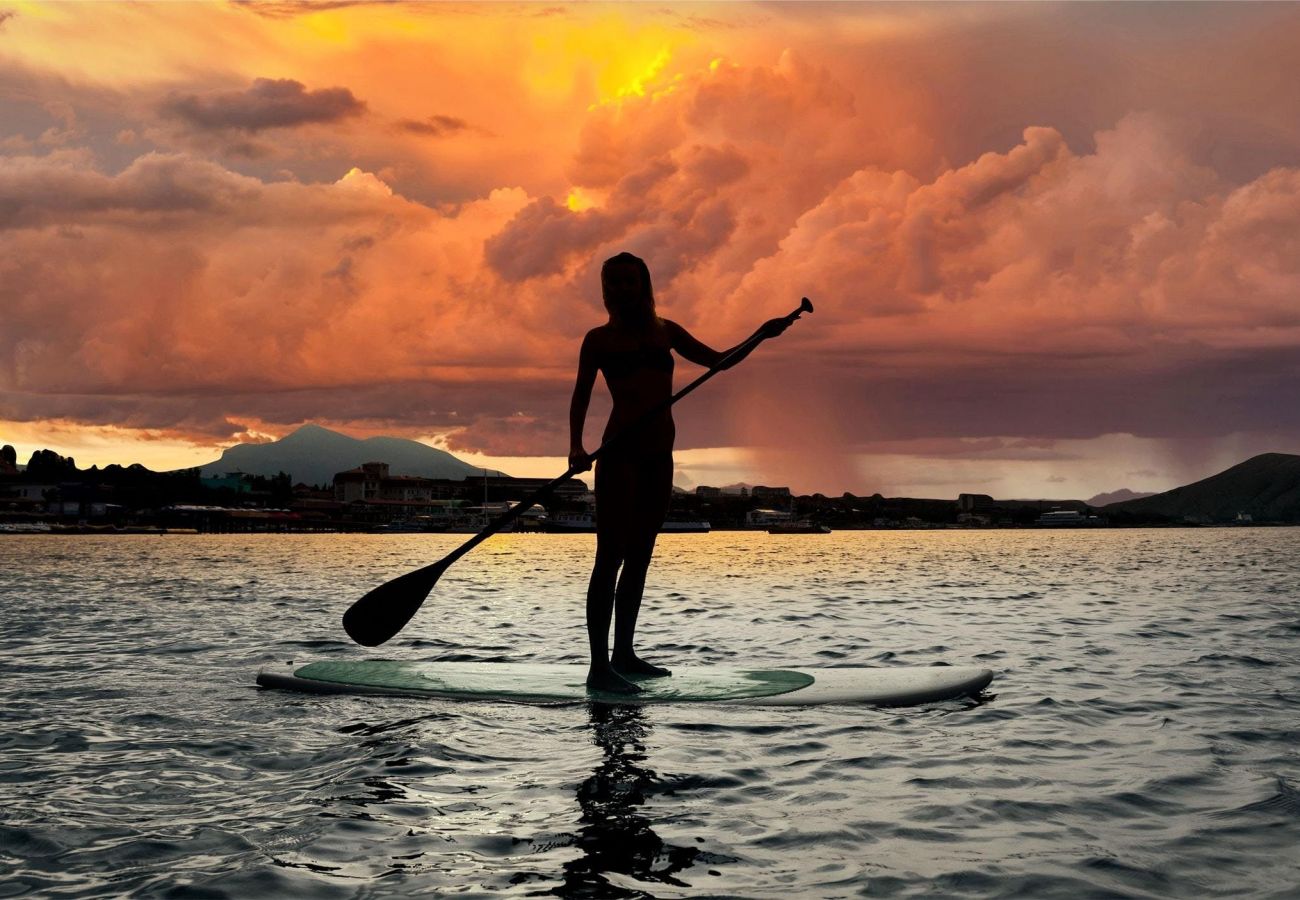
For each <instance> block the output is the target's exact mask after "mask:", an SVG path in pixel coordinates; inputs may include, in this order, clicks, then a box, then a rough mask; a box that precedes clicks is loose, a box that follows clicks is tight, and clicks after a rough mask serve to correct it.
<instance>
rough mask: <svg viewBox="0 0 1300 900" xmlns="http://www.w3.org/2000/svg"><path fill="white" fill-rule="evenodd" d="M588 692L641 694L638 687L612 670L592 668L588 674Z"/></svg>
mask: <svg viewBox="0 0 1300 900" xmlns="http://www.w3.org/2000/svg"><path fill="white" fill-rule="evenodd" d="M587 690H589V691H600V692H601V693H605V694H637V693H640V692H641V688H640V687H639V686H638V685H635V684H633V683H632V682H630V681H628V680H627V679H626V678H624V677H623V676H622V675H620V674H618V673H617V672H615V671H614V670H613V669H612V668H610V669H596V668H592V669H591V670H589V671H588V672H587Z"/></svg>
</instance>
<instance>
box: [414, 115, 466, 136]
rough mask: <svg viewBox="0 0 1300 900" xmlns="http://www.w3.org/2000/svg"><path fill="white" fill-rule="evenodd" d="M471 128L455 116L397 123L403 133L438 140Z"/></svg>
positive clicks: (440, 116)
mask: <svg viewBox="0 0 1300 900" xmlns="http://www.w3.org/2000/svg"><path fill="white" fill-rule="evenodd" d="M469 127H470V125H469V123H468V122H466V121H465V120H464V119H458V118H456V117H455V116H442V115H433V116H428V117H426V118H424V119H399V120H398V121H397V128H398V129H399V130H401V131H406V132H410V133H411V134H418V135H423V136H426V137H436V138H441V137H448V136H450V135H453V134H457V133H459V132H462V131H465V130H466V129H467V128H469Z"/></svg>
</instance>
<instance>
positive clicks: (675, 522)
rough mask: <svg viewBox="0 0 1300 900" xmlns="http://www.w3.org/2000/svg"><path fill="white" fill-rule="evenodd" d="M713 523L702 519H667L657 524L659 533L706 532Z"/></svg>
mask: <svg viewBox="0 0 1300 900" xmlns="http://www.w3.org/2000/svg"><path fill="white" fill-rule="evenodd" d="M712 530H713V525H712V524H711V523H709V522H705V521H704V520H703V519H669V520H667V521H666V522H664V524H663V525H661V526H659V533H660V534H708V533H709V532H710V531H712Z"/></svg>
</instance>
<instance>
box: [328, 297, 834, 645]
mask: <svg viewBox="0 0 1300 900" xmlns="http://www.w3.org/2000/svg"><path fill="white" fill-rule="evenodd" d="M812 311H813V305H812V303H810V302H809V300H808V298H807V297H804V298H803V300H802V302H801V303H800V304H799V308H798V309H796V310H795V311H794V312H792V313H790V314H789V315H787V316H784V317H783V318H784V319H785V320H786V321H787V322H788V323H793V322H794V321H795V319H798V318H799V317H800V316H801V315H803V314H804V313H806V312H812ZM764 340H766V338H765V336H764V335H763V334H762V332H761V330H760V331H758V332H755V333H754V335H753V336H752V337H750V338H749V339H748V340H746V341H745V342H744V343H742V344H739V345H737V346H736V347H735V348H734V349H732V350H731V352H730V353H728V354H727V355H726V356H724V357H723V358H722V359H720V360H718V362H717V363H716V364H715V365H714V366H713V367H712V368H710V369H709V370H708V371H707V372H705V373H704V374H703V375H701V376H700V377H699V378H696V379H695V380H694V381H692V382H691V383H690V384H688V385H686V387H684V388H682V389H681V390H680V391H678V392H677V393H675V394H673V395H672V396H671V397H669V398H668V399H667V400H665V401H664V402H662V403H659V404H657V405H656V406H655V407H654V408H653V409H651V410H649V411H648V412H646V414H645V415H643V416H642V417H641V418H639V419H637V420H636V421H635V422H633V423H632V424H631V425H629V426H628V427H627V428H625V429H624V430H623V431H620V432H619V433H618V434H616V435H614V436H613V437H612V438H610V439H609V440H607V441H605V443H603V444H601V445H600V447H598V448H597V449H596V450H595V452H593V453H592V454H591V455H590V456H589V457H588V460H589V461H591V462H595V460H596V458H597V457H598V456H600V455H601V454H602V453H604V452H605V451H606V450H608V449H609V448H610V447H612V446H614V445H616V444H618V443H620V442H621V441H624V440H626V439H627V438H628V437H629V436H630V435H632V434H634V433H636V431H637V430H638V429H639V428H641V427H642V426H644V425H645V424H646V423H647V422H649V421H650V420H651V419H652V418H654V417H655V416H656V415H658V414H659V413H661V412H663V411H664V410H665V409H667V408H668V407H670V406H672V405H673V404H674V403H676V402H677V401H678V400H680V399H682V398H683V397H685V396H686V395H687V394H689V393H690V392H691V391H693V390H695V389H696V388H697V387H699V386H700V385H702V384H704V382H706V381H708V380H709V379H710V378H712V377H713V376H714V375H716V374H718V372H720V371H722V370H723V369H725V368H726V367H727V364H728V361H729V360H731V359H732V358H733V357H735V356H738V355H739V354H740V353H741V351H742V350H748V349H752V348H753V347H755V346H756V345H758V344H760V343H762V342H763V341H764ZM580 471H586V469H585V468H583V469H579V468H578V467H577V466H569V468H568V470H567V471H566V472H565V473H564V474H563V475H561V476H559V477H558V478H554V479H552V480H551V481H549V482H547V483H546V484H544V485H542V487H540V488H538V489H537V490H536V491H535V492H534V493H533V495H532V496H531V497H529V498H528V499H527V500H524V501H523V502H522V503H519V504H518V505H517V506H514V507H512V508H511V509H508V510H506V511H505V512H504V513H502V514H501V515H499V516H497V517H496V518H495V519H494V520H493V521H492V522H490V523H488V525H487V526H486V527H485V528H484V529H483V530H482V531H480V532H479V533H478V534H476V535H474V537H472V538H470V539H469V540H468V541H466V542H465V543H463V544H461V545H460V546H459V547H457V548H456V549H455V550H453V551H452V552H451V553H448V554H447V555H446V556H444V557H443V558H442V559H440V560H438V561H437V562H436V563H433V564H432V565H428V566H425V567H424V568H422V569H416V570H415V571H413V572H407V573H406V574H405V575H402V576H400V577H398V578H394V579H393V580H392V581H388V582H385V583H384V584H381V585H380V586H379V587H377V588H375V589H374V590H373V591H371V592H370V593H368V594H366V595H365V596H364V597H362V598H361V599H360V600H358V601H357V602H356V603H353V604H352V605H351V606H350V607H348V611H347V612H345V613H344V614H343V628H344V630H345V631H347V633H348V636H349V637H351V638H352V640H354V641H356V642H357V643H358V644H362V645H364V646H366V647H377V646H378V645H380V644H382V643H383V642H384V641H386V640H388V639H389V638H391V637H392V636H393V635H395V634H397V632H399V631H401V630H402V629H403V628H404V627H406V623H407V622H409V621H411V617H412V616H413V615H415V613H416V611H417V610H418V609H419V608H420V606H421V605H422V604H423V603H424V600H425V598H426V597H428V596H429V592H430V591H431V590H433V586H434V585H435V584H437V582H438V579H439V578H440V577H441V576H442V573H443V572H445V571H447V569H448V567H450V566H451V564H452V563H454V562H455V561H456V560H458V559H460V558H461V557H462V556H464V555H465V554H466V553H468V552H469V551H471V550H473V549H474V548H475V547H477V546H478V545H479V544H481V543H483V542H484V541H486V540H487V539H488V538H489V537H491V536H492V535H494V534H496V533H497V532H498V531H500V530H501V529H502V528H504V527H505V526H507V525H509V524H510V523H511V522H513V521H514V520H515V519H517V518H518V517H519V516H520V514H522V513H523V512H524V511H525V510H528V509H531V508H532V506H533V504H535V503H537V502H538V501H539V500H541V499H542V498H543V497H545V496H546V495H547V494H549V493H550V492H551V491H553V490H555V488H556V487H558V486H559V485H560V484H561V483H562V482H564V481H566V480H568V479H569V478H572V477H573V476H574V475H576V474H577V473H578V472H580Z"/></svg>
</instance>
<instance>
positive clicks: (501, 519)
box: [425, 297, 813, 569]
mask: <svg viewBox="0 0 1300 900" xmlns="http://www.w3.org/2000/svg"><path fill="white" fill-rule="evenodd" d="M812 311H813V305H812V301H810V300H809V299H808V298H807V297H804V298H802V300H800V302H799V307H798V308H797V309H795V310H794V311H792V312H790V313H789V314H787V315H784V316H782V317H781V318H783V319H785V321H786V323H787V324H794V322H795V321H796V320H797V319H798V318H799V317H800V316H802V315H803V314H804V313H810V312H812ZM765 340H767V336H766V335H764V334H763V333H762V330H761V329H760V330H759V331H756V332H754V334H753V335H752V336H750V337H749V339H748V340H745V341H744V342H742V343H740V344H737V345H736V346H735V347H733V348H732V349H731V350H730V351H729V352H728V353H727V355H726V356H724V357H722V359H720V360H718V361H717V362H716V363H714V364H713V365H712V366H711V367H709V370H708V371H707V372H705V373H704V374H703V375H701V376H699V377H698V378H696V379H695V380H694V381H692V382H691V383H690V384H688V385H686V387H684V388H682V389H681V390H680V391H678V392H677V393H675V394H673V395H672V396H671V397H669V398H668V399H667V400H664V401H662V402H660V403H657V404H655V405H654V406H653V407H651V408H650V409H649V410H648V411H647V412H645V413H644V414H643V415H641V416H640V417H638V418H637V419H636V420H635V421H634V422H632V424H630V425H628V426H627V427H626V428H624V429H623V430H622V431H620V432H619V433H618V434H616V435H614V436H613V437H612V438H610V439H609V440H607V441H605V442H604V443H603V444H601V445H600V446H599V447H597V448H596V449H595V450H594V451H593V452H591V453H590V454H588V456H587V459H588V460H590V461H592V462H594V461H595V460H596V458H597V457H598V456H600V455H601V454H602V453H604V452H605V451H606V450H608V449H609V448H610V447H611V446H613V445H615V444H617V443H619V442H620V441H623V440H626V439H627V438H628V437H630V436H631V435H633V434H635V433H636V432H637V431H638V430H639V429H641V428H642V427H644V426H645V425H646V424H648V423H649V422H650V421H651V420H653V419H654V417H655V416H657V415H659V414H660V413H662V412H663V411H664V410H666V409H668V408H669V407H671V406H672V405H673V404H674V403H676V402H677V401H678V400H680V399H682V398H683V397H685V396H686V395H687V394H689V393H690V392H691V391H693V390H695V389H696V388H697V387H699V386H700V385H702V384H704V382H706V381H708V380H709V379H710V378H712V377H713V376H714V375H717V374H718V373H719V372H721V371H722V370H723V369H725V368H727V366H728V365H729V363H730V362H731V360H732V359H733V358H735V357H738V356H741V355H743V353H744V352H748V351H749V350H751V349H753V348H754V347H756V346H757V345H758V344H761V343H762V342H763V341H765ZM585 471H587V470H586V469H585V468H583V469H580V468H578V467H577V466H569V468H568V469H566V470H565V472H564V474H563V475H560V476H558V477H556V478H552V479H551V480H550V481H548V482H547V483H546V484H544V485H542V486H541V487H540V488H538V489H537V490H535V491H534V492H533V493H532V494H531V495H530V496H529V497H527V498H526V499H524V500H523V501H521V502H520V503H519V504H518V505H516V506H513V507H511V508H510V509H507V510H506V511H505V512H503V513H502V514H501V515H499V516H497V517H496V518H495V519H493V520H492V521H491V522H489V523H488V524H487V525H486V526H484V528H483V530H482V531H480V532H479V533H478V534H476V535H474V537H472V538H470V539H469V540H468V541H466V542H465V543H463V544H461V545H460V546H459V547H457V548H456V549H455V550H453V551H452V552H451V553H448V554H447V555H446V556H445V557H443V558H442V559H440V560H438V562H436V563H432V564H431V565H428V566H425V568H426V569H432V568H434V567H439V568H440V569H445V568H446V567H447V566H450V565H451V564H452V563H454V562H455V561H456V560H458V559H460V558H461V557H462V556H464V555H465V554H466V553H468V552H469V551H471V550H473V549H474V548H475V547H477V546H478V545H479V544H481V543H483V542H484V541H486V540H487V539H488V538H490V537H491V536H492V535H494V534H496V533H497V532H498V531H500V530H501V529H502V528H504V527H506V526H507V525H509V524H510V523H511V522H513V521H514V520H515V519H517V518H519V517H520V516H521V515H523V514H524V512H526V511H527V510H529V509H532V507H533V506H534V504H536V503H537V502H538V501H540V500H542V499H544V498H545V497H546V496H548V495H549V494H550V493H551V492H552V491H554V490H555V489H556V488H557V487H559V486H560V485H561V484H562V483H564V482H565V481H568V480H569V479H570V478H572V477H573V476H574V475H577V474H578V473H579V472H585Z"/></svg>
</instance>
